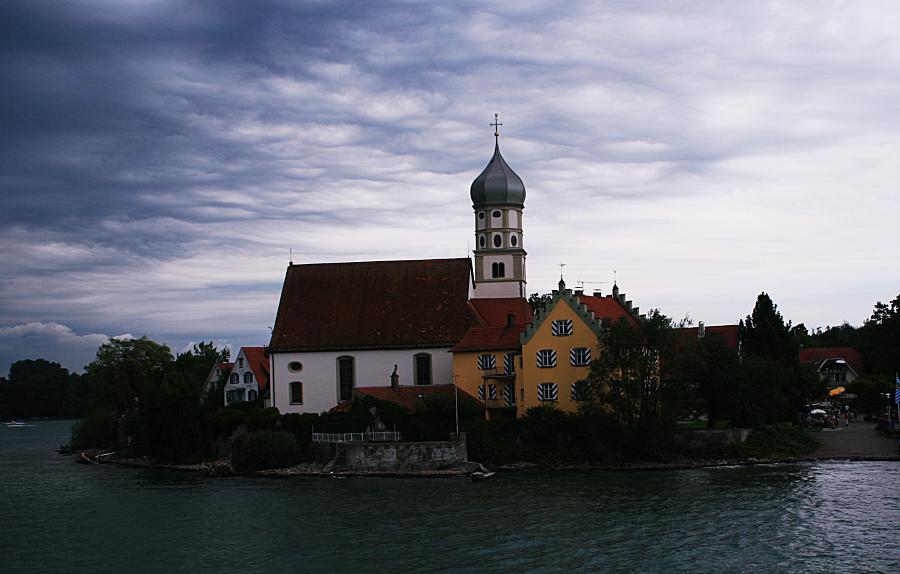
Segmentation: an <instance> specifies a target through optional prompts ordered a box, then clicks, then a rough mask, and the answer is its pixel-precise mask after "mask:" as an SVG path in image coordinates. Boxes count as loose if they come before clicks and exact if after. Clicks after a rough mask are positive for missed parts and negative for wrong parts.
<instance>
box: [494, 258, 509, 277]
mask: <svg viewBox="0 0 900 574" xmlns="http://www.w3.org/2000/svg"><path fill="white" fill-rule="evenodd" d="M491 277H492V278H494V279H500V278H502V277H506V264H505V263H501V262H495V263H491Z"/></svg>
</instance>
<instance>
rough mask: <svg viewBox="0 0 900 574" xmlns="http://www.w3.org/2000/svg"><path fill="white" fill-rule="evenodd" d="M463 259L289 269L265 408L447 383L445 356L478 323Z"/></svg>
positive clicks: (323, 405)
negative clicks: (394, 381)
mask: <svg viewBox="0 0 900 574" xmlns="http://www.w3.org/2000/svg"><path fill="white" fill-rule="evenodd" d="M471 288H472V268H471V264H470V261H469V259H465V258H463V259H430V260H413V261H369V262H358V263H324V264H311V265H290V266H289V267H288V270H287V274H286V276H285V280H284V287H283V289H282V292H281V301H280V303H279V305H278V314H277V316H276V319H275V327H274V329H273V331H272V339H271V341H270V343H269V346H268V352H269V354H270V357H271V373H272V406H274V407H276V408H278V410H279V411H280V412H282V413H308V412H323V411H327V410H329V409H331V408H333V407H335V406H336V405H337V404H338V403H340V402H341V401H345V400H347V399H350V398H351V397H352V395H353V390H354V388H356V387H371V386H389V385H390V380H391V379H390V375H391V373H392V372H394V369H395V368H396V372H397V376H398V381H399V384H400V385H402V386H410V385H416V386H427V385H432V384H450V383H451V382H452V364H451V356H450V354H449V353H448V351H449V350H450V348H451V347H453V346H454V345H455V344H456V343H457V342H458V341H459V340H460V339H461V338H462V336H463V335H464V334H465V332H466V331H467V330H468V328H469V327H470V326H471V325H474V324H475V323H476V319H475V317H474V316H473V315H472V312H471V310H470V309H469V305H468V296H469V292H470V290H471Z"/></svg>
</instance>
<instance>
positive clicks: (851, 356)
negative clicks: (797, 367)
mask: <svg viewBox="0 0 900 574" xmlns="http://www.w3.org/2000/svg"><path fill="white" fill-rule="evenodd" d="M799 358H800V362H801V363H808V364H810V365H812V366H814V367H815V368H816V370H817V371H818V372H819V375H820V376H821V377H822V380H824V381H825V382H826V383H828V384H830V385H831V386H840V385H844V384H846V383H851V382H853V381H854V380H856V379H857V378H858V377H860V376H861V375H863V374H865V369H864V367H863V362H862V356H860V354H859V352H858V351H857V350H856V349H854V348H853V347H819V348H814V349H803V350H802V351H800V357H799Z"/></svg>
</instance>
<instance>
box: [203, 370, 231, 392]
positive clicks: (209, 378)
mask: <svg viewBox="0 0 900 574" xmlns="http://www.w3.org/2000/svg"><path fill="white" fill-rule="evenodd" d="M233 366H234V363H227V362H222V363H216V364H215V365H213V367H212V369H210V370H209V374H208V375H206V380H205V381H204V382H203V392H204V393H206V392H208V391H209V389H211V388H213V387H215V385H217V384H219V380H220V379H221V378H222V376H223V375H227V374H228V373H230V372H231V367H233Z"/></svg>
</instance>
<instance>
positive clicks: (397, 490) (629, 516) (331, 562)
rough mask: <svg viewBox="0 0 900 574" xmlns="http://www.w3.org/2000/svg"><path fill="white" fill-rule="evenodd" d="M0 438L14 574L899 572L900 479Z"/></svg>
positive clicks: (818, 468) (897, 472)
mask: <svg viewBox="0 0 900 574" xmlns="http://www.w3.org/2000/svg"><path fill="white" fill-rule="evenodd" d="M34 424H35V426H29V427H24V428H12V429H11V428H6V427H0V485H2V491H0V492H2V495H3V496H2V499H0V500H2V502H0V520H2V521H0V572H2V573H11V572H28V573H37V572H198V571H208V572H216V573H227V572H242V573H246V572H392V573H397V572H487V573H502V572H666V573H671V572H817V573H821V572H837V573H848V572H900V462H854V463H815V464H798V465H772V466H757V467H741V468H719V469H710V470H690V471H659V472H590V473H548V472H533V473H532V472H528V473H512V474H498V475H496V476H495V477H494V478H492V479H491V480H489V481H487V482H483V483H472V482H469V481H468V480H464V479H419V480H398V479H346V480H329V479H315V478H299V479H258V478H241V477H233V478H207V477H203V476H199V475H194V474H183V473H171V472H159V471H145V470H139V469H124V468H117V467H115V466H108V465H103V466H83V465H78V464H74V463H73V462H72V461H71V459H70V458H68V457H63V456H59V455H57V454H56V453H55V448H56V447H57V446H58V445H59V444H60V443H63V442H67V441H68V433H69V427H70V425H71V422H63V421H54V422H38V423H34Z"/></svg>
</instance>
